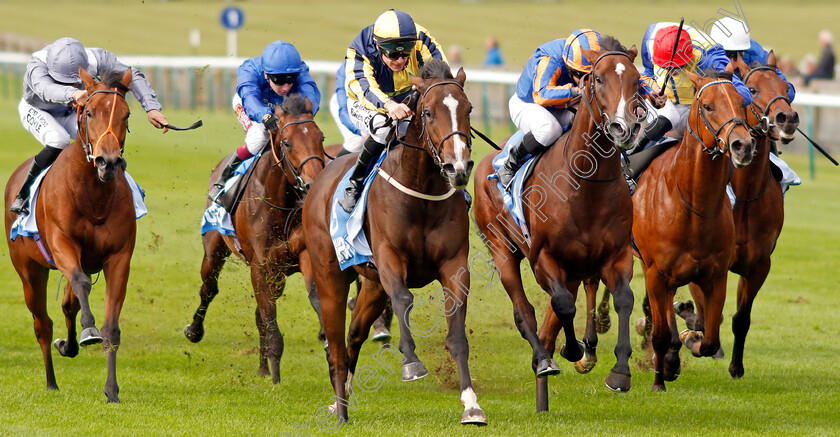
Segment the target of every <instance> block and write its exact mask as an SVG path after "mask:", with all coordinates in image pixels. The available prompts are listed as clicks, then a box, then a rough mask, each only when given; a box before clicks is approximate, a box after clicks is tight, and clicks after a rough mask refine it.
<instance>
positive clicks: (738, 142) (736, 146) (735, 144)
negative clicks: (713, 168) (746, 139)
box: [729, 140, 744, 152]
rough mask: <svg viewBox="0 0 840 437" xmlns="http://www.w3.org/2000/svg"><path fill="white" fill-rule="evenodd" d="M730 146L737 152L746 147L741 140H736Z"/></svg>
mask: <svg viewBox="0 0 840 437" xmlns="http://www.w3.org/2000/svg"><path fill="white" fill-rule="evenodd" d="M729 147H730V148H732V150H733V151H735V152H740V151H741V150H742V149H743V148H744V143H742V142H741V140H735V141H733V142H732V144H730V145H729Z"/></svg>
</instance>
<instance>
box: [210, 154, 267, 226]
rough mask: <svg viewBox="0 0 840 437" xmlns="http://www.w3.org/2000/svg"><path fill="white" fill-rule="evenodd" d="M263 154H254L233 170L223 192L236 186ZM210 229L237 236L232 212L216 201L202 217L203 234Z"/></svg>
mask: <svg viewBox="0 0 840 437" xmlns="http://www.w3.org/2000/svg"><path fill="white" fill-rule="evenodd" d="M261 154H262V153H260V154H258V155H255V156H252V157H250V158H248V159H246V160H244V161H242V162H241V163H239V165H238V166H237V167H236V170H234V172H233V176H231V177H230V178H229V179H228V180H227V181H226V182H225V188H224V189H223V190H222V193H226V192H227V191H228V190H230V189H233V188H234V187H236V186H237V184H238V182H239V179H241V178H242V177H243V175H245V173H247V172H248V169H249V168H251V165H252V164H253V163H254V162H256V160H257V157H258V156H260V155H261ZM219 197H221V195H220V196H219ZM210 231H218V232H219V233H220V234H222V235H229V236H233V237H236V230H234V229H233V220H232V219H231V216H230V213H228V212H227V210H225V209H224V208H222V207H221V206H219V205H218V204H217V203H215V202H211V203H210V206H209V207H208V208H207V209H206V210H204V215H203V216H202V217H201V235H204V234H206V233H208V232H210Z"/></svg>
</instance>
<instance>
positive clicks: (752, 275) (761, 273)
mask: <svg viewBox="0 0 840 437" xmlns="http://www.w3.org/2000/svg"><path fill="white" fill-rule="evenodd" d="M739 61H740V60H739ZM737 65H738V71H739V72H740V73H741V75H742V76H743V81H744V83H745V84H746V85H747V87H749V89H750V92H751V93H752V96H753V101H752V104H751V105H750V111H748V112H747V122H748V123H749V125H750V126H752V134H753V136H754V137H755V138H757V143H756V157H755V159H754V160H753V162H752V163H751V164H750V165H749V166H748V167H746V168H742V169H737V170H735V172H734V174H733V175H732V181H731V185H732V189H733V191H734V192H735V199H736V200H735V208H734V210H733V212H732V214H733V217H734V221H735V257H734V260H733V263H732V265H731V266H730V267H729V271H731V272H732V273H735V274H737V275H739V276H740V277H741V278H740V280H739V281H738V309H737V311H736V312H735V315H734V316H733V317H732V333H733V334H734V336H735V343H734V345H733V346H732V360H731V361H730V364H729V374H730V375H732V377H733V378H740V377H742V376H744V361H743V359H744V343H745V341H746V337H747V332H748V331H749V329H750V313H751V311H752V306H753V301H754V300H755V297H756V295H757V294H758V290H759V289H761V286H762V284H764V281H765V280H766V279H767V275H768V273H769V272H770V255H771V254H772V253H773V249H775V247H776V240H778V238H779V234H781V232H782V224H783V223H784V216H785V205H784V198H783V193H782V188H781V185H780V184H779V182H778V181H777V180H776V178H774V177H773V175H772V173H771V167H770V159H769V157H768V156H769V154H770V152H771V147H772V143H773V142H774V141H777V140H779V139H780V138H792V137H793V135H794V134H795V133H796V128H797V127H798V126H799V115H798V114H797V113H796V112H795V111H794V110H793V109H792V108H791V107H790V101H788V99H787V95H788V84H787V82H785V81H784V80H782V79H781V78H780V77H779V76H778V75H777V74H776V55H775V54H773V52H772V51H771V52H770V54H769V55H768V57H767V65H763V66H761V65H759V66H753V68H752V69H750V67H748V66H747V65H745V64H744V63H743V61H740V62H739V63H738V64H737ZM689 288H690V289H691V293H692V296H694V297H695V301H697V302H698V303H701V302H702V300H701V299H698V297H699V296H700V294H699V292H700V289H699V287H698V286H697V285H695V284H691V285H689ZM697 309H698V313H697V316H696V318H695V320H694V323H693V326H691V325H692V324H691V323H689V328H690V329H695V330H698V331H703V330H704V325H705V322H704V312H703V310H704V308H703V306H702V304H700V305H698V308H697ZM689 320H690V319H689ZM692 337H693V336H691V337H688V338H692Z"/></svg>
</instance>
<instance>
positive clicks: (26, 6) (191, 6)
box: [0, 0, 840, 70]
mask: <svg viewBox="0 0 840 437" xmlns="http://www.w3.org/2000/svg"><path fill="white" fill-rule="evenodd" d="M739 4H740V8H741V12H739V14H740V15H741V16H744V17H745V18H746V19H747V21H748V22H749V24H750V26H751V29H752V36H753V38H754V39H756V40H757V41H759V42H760V43H761V44H762V45H764V46H768V47H772V48H775V49H776V52H777V54H779V55H784V54H789V55H791V56H792V57H793V59H794V60H795V62H798V61H799V59H801V58H802V56H803V55H805V54H806V53H814V54H817V55H818V54H819V46H818V45H817V32H819V30H821V29H829V30H831V31H833V33H834V34H835V35H838V36H840V24H839V23H838V21H837V20H836V15H837V14H836V12H837V11H838V9H837V5H836V2H833V1H830V0H805V1H795V2H793V1H782V0H771V1H766V0H762V1H759V0H743V1H740V2H739ZM230 5H235V6H238V7H240V8H241V9H242V10H243V11H244V13H245V24H244V26H243V27H242V29H241V30H240V32H239V37H238V41H239V42H238V53H239V55H240V56H248V57H250V56H256V55H258V54H260V53H261V52H262V49H263V47H265V45H266V44H268V43H269V42H271V41H273V40H275V39H283V40H286V41H289V42H292V43H293V44H295V45H296V46H297V47H298V49H299V50H300V51H301V53H302V54H303V57H304V58H305V59H317V60H333V61H338V60H340V59H342V58H343V57H344V51H345V50H346V48H347V45H348V44H349V43H350V41H351V40H352V39H353V37H355V36H356V34H357V33H358V32H359V30H361V28H363V27H364V26H367V25H369V24H372V23H373V21H374V20H375V19H376V17H377V16H378V15H379V14H380V13H382V12H383V11H384V10H386V9H388V8H391V7H397V8H398V9H400V8H402V9H403V10H405V11H407V12H409V13H410V14H411V15H412V17H413V18H414V19H415V20H416V21H417V22H419V23H420V24H422V25H423V26H425V27H426V28H427V29H429V31H430V32H431V33H432V35H434V37H435V38H436V39H437V41H438V42H439V43H440V44H442V45H443V46H444V47H448V46H449V45H451V44H458V45H460V46H461V47H462V48H463V58H464V62H465V63H466V64H467V65H480V64H481V62H482V60H483V59H484V53H485V49H484V42H485V39H486V38H487V37H488V36H495V37H497V38H498V39H499V41H500V43H501V49H502V52H503V54H504V57H505V59H506V62H507V64H508V67H509V68H512V69H513V70H517V69H520V68H521V66H522V65H524V63H525V60H526V59H527V58H528V57H529V56H530V55H531V54H532V53H533V51H534V49H535V48H536V47H537V46H538V45H540V44H542V43H543V42H545V41H548V40H552V39H555V38H565V37H566V36H568V35H569V33H571V31H572V30H574V29H577V28H581V27H589V28H593V29H596V30H598V31H600V32H601V33H604V34H613V35H615V36H617V37H618V38H619V39H620V40H621V41H622V42H624V43H625V44H626V45H627V46H630V45H631V44H637V45H638V44H639V43H640V41H641V39H642V35H643V34H644V31H645V28H646V27H647V26H648V25H649V24H651V23H654V22H659V21H673V22H677V21H679V20H680V17H685V19H686V24H691V23H692V21H695V22H696V23H698V24H700V25H701V26H700V27H704V26H705V24H706V23H707V21H708V23H711V21H709V20H716V19H718V18H720V17H721V15H720V13H719V12H718V10H719V9H723V10H728V11H731V12H733V13H734V12H736V11H737V9H736V8H737V7H736V5H735V3H734V2H733V1H732V0H728V1H727V0H721V1H716V2H708V1H680V2H671V1H651V0H647V1H641V2H635V1H626V0H625V1H616V0H604V1H602V2H598V3H593V4H585V3H580V2H577V3H575V2H568V1H554V2H551V1H549V2H523V1H461V2H455V1H443V0H431V1H425V2H415V3H413V4H411V5H396V4H394V3H393V2H383V1H352V2H351V1H338V0H330V1H320V0H316V1H302V0H291V1H242V2H230V1H220V0H214V1H154V0H145V1H138V0H130V1H129V0H110V1H105V0H98V1H91V0H87V1H79V2H75V1H74V2H70V1H63V2H58V1H51V0H32V1H26V2H17V1H10V0H1V1H0V12H2V13H0V29H2V30H3V31H4V32H9V33H14V34H21V35H28V36H32V37H36V38H42V39H44V40H47V41H52V40H54V39H56V38H58V37H61V36H68V35H70V36H75V37H76V38H78V39H79V40H80V41H82V42H83V43H84V44H86V45H89V46H97V47H104V48H107V49H109V50H111V51H113V52H115V53H117V54H159V55H191V54H199V55H209V56H220V55H224V53H225V47H226V36H225V30H224V29H223V28H222V26H221V24H220V23H219V14H220V12H221V10H222V9H223V8H224V7H226V6H230ZM192 29H199V30H200V31H201V42H202V44H201V46H200V47H199V48H198V50H196V51H194V49H193V48H192V47H191V46H190V45H189V38H188V35H189V32H190V31H191V30H192Z"/></svg>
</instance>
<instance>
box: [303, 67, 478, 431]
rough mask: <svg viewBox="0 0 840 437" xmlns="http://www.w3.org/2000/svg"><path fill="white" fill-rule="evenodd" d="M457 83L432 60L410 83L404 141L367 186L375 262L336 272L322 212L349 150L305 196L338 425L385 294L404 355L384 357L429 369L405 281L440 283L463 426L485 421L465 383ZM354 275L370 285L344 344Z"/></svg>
mask: <svg viewBox="0 0 840 437" xmlns="http://www.w3.org/2000/svg"><path fill="white" fill-rule="evenodd" d="M465 79H466V75H465V74H464V71H463V70H459V71H458V74H457V77H453V76H452V73H451V72H450V70H449V66H448V65H447V64H446V63H445V62H442V61H439V60H435V59H432V60H429V61H427V62H426V64H425V65H424V66H423V68H422V71H421V77H412V79H411V81H412V83H413V84H414V86H415V87H416V88H417V90H418V91H419V92H420V95H421V97H420V99H419V101H418V102H417V104H416V108H415V110H416V114H417V115H415V116H414V118H413V119H412V120H411V122H410V124H409V127H408V130H407V132H406V135H405V138H404V139H401V140H400V141H399V142H400V145H399V146H397V147H395V148H393V149H391V150H390V151H389V152H388V153H389V155H388V156H387V158H386V159H385V161H384V163H383V164H382V169H383V170H384V169H387V170H386V171H387V172H388V173H390V179H389V178H388V176H385V175H384V174H382V172H380V173H379V174H378V176H382V177H376V178H373V179H372V180H371V182H370V183H371V184H372V185H371V187H370V194H369V197H368V207H367V210H366V213H365V225H364V231H365V234H366V235H367V238H368V241H369V242H370V247H371V249H372V253H373V258H374V262H375V268H374V267H372V266H369V265H357V266H354V267H353V268H352V269H347V270H344V271H342V270H341V269H340V267H339V262H338V259H337V257H336V252H335V249H334V247H333V243H332V240H331V237H330V231H329V226H330V210H331V208H333V207H338V206H335V205H332V197H333V193H334V192H335V190H336V186H337V185H338V182H339V180H340V179H341V178H342V176H343V175H344V174H345V173H346V172H347V170H348V169H350V168H351V167H352V166H353V163H354V162H355V155H348V156H342V157H340V158H338V159H336V160H335V161H334V162H333V163H331V164H330V165H329V166H327V168H326V169H324V171H323V172H322V173H321V175H320V176H319V177H318V179H317V180H316V181H315V184H313V186H312V190H311V191H310V193H309V195H308V196H307V197H306V201H305V202H304V206H303V229H304V235H305V237H306V246H307V249H308V250H309V252H310V256H311V258H312V259H313V260H315V259H317V260H318V262H319V264H320V268H318V269H314V271H313V276H314V278H315V284H316V285H317V289H318V298H319V299H320V302H321V311H322V313H321V314H322V317H323V322H324V331H325V332H326V335H327V341H328V342H329V355H328V358H329V368H330V381H331V383H332V386H333V390H334V391H335V395H336V400H337V403H336V405H335V406H334V407H335V412H336V414H337V415H338V420H339V423H344V422H345V421H346V420H347V404H348V399H350V398H349V397H348V396H355V394H354V393H353V390H352V381H353V379H352V377H353V372H354V371H355V369H356V364H357V362H358V359H359V349H360V348H361V345H362V342H363V341H364V340H365V339H366V338H367V336H368V331H369V329H370V326H371V324H372V323H373V321H374V319H376V318H377V317H379V315H380V314H381V313H382V310H383V308H384V306H385V303H386V300H387V298H388V297H390V298H391V301H392V304H393V308H394V313H395V315H396V316H397V319H398V321H399V326H400V347H399V349H400V351H401V352H402V354H400V353H399V352H397V351H394V350H393V349H391V353H393V354H394V355H396V356H399V358H401V359H402V363H403V365H402V378H403V380H404V381H412V380H415V379H419V378H422V377H423V376H426V375H427V374H428V372H427V371H426V369H425V367H424V366H423V364H422V363H421V362H420V360H419V359H418V358H417V355H416V354H415V352H414V348H415V344H414V340H413V338H412V336H411V331H410V325H409V317H410V314H409V311H410V310H411V308H412V307H413V304H414V296H413V295H412V294H411V292H410V291H409V287H412V288H415V287H423V286H425V285H427V284H429V283H430V282H431V281H434V280H437V281H439V282H440V283H441V285H442V286H443V290H442V291H441V294H442V295H443V297H442V298H441V299H442V300H443V301H445V302H444V304H443V306H444V307H446V309H447V311H446V314H445V315H446V319H447V322H448V326H449V333H448V335H447V337H446V344H447V348H448V349H449V352H450V354H451V355H452V358H453V360H454V361H455V363H456V364H457V366H458V372H459V378H460V388H461V397H460V398H461V402H462V403H463V404H464V413H463V415H462V420H461V423H476V424H484V423H486V418H485V416H484V412H483V411H482V410H481V408H480V407H479V405H478V402H477V398H476V395H475V391H474V390H473V388H472V382H471V379H470V372H469V366H468V358H469V346H468V344H467V336H466V332H465V327H464V324H465V318H466V311H467V296H468V295H469V285H470V275H469V270H468V264H467V255H468V253H469V238H468V237H469V218H468V215H467V205H466V202H465V201H464V198H463V197H462V195H461V193H460V188H463V187H465V186H466V185H467V182H468V179H469V174H470V172H471V171H472V161H471V160H470V137H469V131H470V119H469V113H470V111H471V109H472V106H471V104H470V102H469V100H468V99H467V96H466V94H465V93H464V89H463V86H464V80H465ZM394 182H398V184H399V188H398V185H396V184H394ZM408 193H411V194H408ZM357 274H358V275H361V276H364V277H365V278H367V279H369V280H370V281H369V282H370V283H371V286H364V287H363V288H362V290H361V292H360V294H359V298H358V300H357V302H356V307H355V309H354V310H353V314H352V319H351V323H350V332H349V333H348V342H349V350H348V348H347V346H345V340H344V327H345V317H346V310H345V306H346V304H347V294H348V286H349V284H350V283H351V282H352V281H353V278H354V277H355V276H356V275H357ZM383 290H384V291H383ZM446 302H448V303H446ZM348 372H349V376H348Z"/></svg>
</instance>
